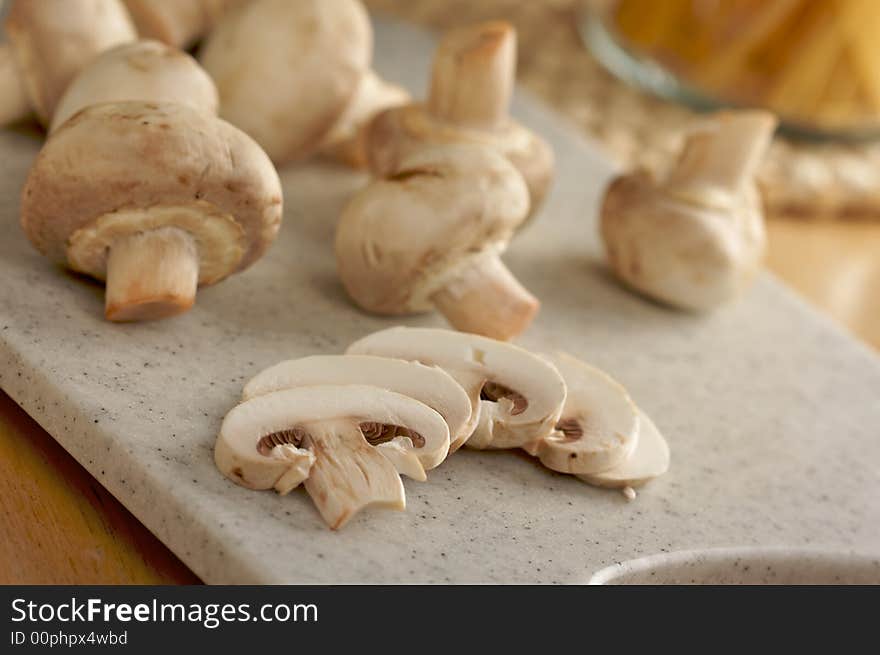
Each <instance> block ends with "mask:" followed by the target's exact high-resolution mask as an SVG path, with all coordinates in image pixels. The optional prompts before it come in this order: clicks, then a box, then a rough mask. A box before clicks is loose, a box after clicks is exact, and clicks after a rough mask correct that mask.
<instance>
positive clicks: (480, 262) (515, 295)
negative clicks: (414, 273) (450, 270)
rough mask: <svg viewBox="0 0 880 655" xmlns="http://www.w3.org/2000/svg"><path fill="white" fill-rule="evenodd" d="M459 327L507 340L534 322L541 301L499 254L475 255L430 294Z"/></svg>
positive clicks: (462, 329)
mask: <svg viewBox="0 0 880 655" xmlns="http://www.w3.org/2000/svg"><path fill="white" fill-rule="evenodd" d="M431 301H432V302H433V303H434V305H435V306H436V307H437V310H438V311H439V312H440V313H442V314H443V315H444V316H445V317H446V320H448V321H449V322H450V323H451V324H452V326H453V327H454V328H455V329H456V330H460V331H462V332H472V333H475V334H482V335H484V336H487V337H491V338H493V339H501V340H503V341H507V340H508V339H512V338H513V337H515V336H517V335H518V334H520V333H521V332H523V331H524V330H525V329H526V328H527V327H528V325H529V323H531V322H532V319H533V318H534V316H535V314H536V313H537V311H538V307H540V302H539V301H538V299H537V298H535V297H534V296H533V295H532V294H531V293H529V292H528V290H526V289H525V287H523V286H522V285H521V284H520V283H519V281H518V280H517V279H516V278H515V277H514V276H513V274H512V273H511V272H510V271H509V270H508V269H507V267H506V266H505V265H504V264H503V263H502V261H501V260H500V259H499V258H498V257H497V256H494V255H493V256H489V257H478V258H474V259H473V260H472V261H471V262H469V263H468V264H467V265H465V266H464V267H462V268H461V269H459V270H458V271H456V273H455V275H454V276H452V277H451V278H450V279H448V280H447V281H446V284H445V285H444V286H443V287H442V288H441V289H439V290H438V291H435V292H434V293H433V294H432V295H431Z"/></svg>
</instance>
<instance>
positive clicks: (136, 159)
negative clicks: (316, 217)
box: [21, 102, 281, 284]
mask: <svg viewBox="0 0 880 655" xmlns="http://www.w3.org/2000/svg"><path fill="white" fill-rule="evenodd" d="M21 221H22V227H23V228H24V231H25V233H26V234H27V236H28V238H29V239H30V240H31V243H33V244H34V246H35V247H36V248H37V249H38V250H39V251H40V252H42V253H43V254H45V255H47V256H48V257H50V258H51V259H53V260H55V261H57V262H60V263H67V264H68V265H70V266H71V267H72V268H73V269H75V270H78V271H81V272H83V273H87V274H89V275H92V276H94V277H97V278H99V279H103V277H104V275H105V272H106V262H107V252H108V250H109V247H110V246H111V245H112V243H113V241H114V240H115V239H116V238H119V237H122V236H126V235H129V234H132V233H134V232H142V231H144V230H148V229H153V228H158V227H164V226H176V227H180V228H182V229H184V230H186V231H188V232H190V233H191V235H192V236H193V237H194V239H195V241H196V245H197V247H198V251H199V259H200V263H199V265H200V282H201V283H202V284H210V283H212V282H216V281H218V280H219V279H222V278H223V277H225V276H226V275H229V274H230V273H233V272H236V271H239V270H242V269H244V268H246V267H247V266H249V265H250V264H251V263H253V262H254V261H255V260H256V259H257V258H258V257H259V256H260V255H261V254H262V253H263V252H264V251H265V250H266V248H267V247H268V246H269V244H270V243H271V242H272V240H273V239H274V238H275V235H276V234H277V232H278V228H279V226H280V222H281V183H280V181H279V179H278V174H277V173H276V172H275V169H274V167H273V166H272V163H271V162H270V161H269V158H268V157H267V156H266V154H265V153H264V152H263V151H262V150H261V149H260V147H259V146H258V145H257V144H256V143H254V141H253V140H251V139H250V137H248V136H247V135H246V134H244V133H243V132H241V131H240V130H238V129H236V128H235V127H233V126H232V125H229V124H228V123H225V122H224V121H222V120H219V119H217V118H214V117H211V116H208V115H206V114H204V113H202V112H198V111H196V110H194V109H192V108H190V107H187V106H185V105H181V104H177V103H166V104H157V103H145V102H120V103H104V104H100V105H93V106H91V107H88V108H86V109H84V110H83V111H81V112H79V113H78V114H77V115H76V116H74V117H73V118H71V119H70V120H68V121H67V122H66V123H64V125H62V126H61V127H60V128H59V129H58V131H56V132H55V133H54V134H53V135H52V138H50V139H49V140H48V141H47V142H46V145H45V146H44V147H43V149H42V151H41V152H40V154H39V155H38V156H37V159H36V161H35V162H34V164H33V166H32V168H31V170H30V173H29V175H28V178H27V181H26V182H25V186H24V190H23V191H22V209H21Z"/></svg>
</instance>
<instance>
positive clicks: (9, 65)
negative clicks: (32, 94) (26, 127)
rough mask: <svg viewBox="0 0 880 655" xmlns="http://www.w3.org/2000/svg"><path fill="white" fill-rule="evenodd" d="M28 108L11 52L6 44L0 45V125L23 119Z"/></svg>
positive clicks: (26, 98)
mask: <svg viewBox="0 0 880 655" xmlns="http://www.w3.org/2000/svg"><path fill="white" fill-rule="evenodd" d="M30 108H31V107H30V103H29V102H28V97H27V93H26V92H25V89H24V86H23V85H22V83H21V78H20V77H19V75H18V67H17V66H16V65H15V60H14V59H13V58H12V50H11V48H10V47H9V44H8V43H0V125H8V124H9V123H14V122H15V121H17V120H20V119H22V118H24V117H25V116H27V115H28V112H29V111H30Z"/></svg>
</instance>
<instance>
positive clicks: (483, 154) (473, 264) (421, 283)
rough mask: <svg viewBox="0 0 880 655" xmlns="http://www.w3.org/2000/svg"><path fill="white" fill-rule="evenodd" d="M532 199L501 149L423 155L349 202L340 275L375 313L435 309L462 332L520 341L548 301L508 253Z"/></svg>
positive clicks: (342, 224) (459, 148)
mask: <svg viewBox="0 0 880 655" xmlns="http://www.w3.org/2000/svg"><path fill="white" fill-rule="evenodd" d="M528 205H529V198H528V191H527V190H526V187H525V184H524V182H523V180H522V176H521V175H520V174H519V173H517V172H516V169H515V168H513V166H512V165H511V164H510V163H509V162H508V161H507V160H506V159H505V158H504V157H502V156H501V155H499V154H498V153H497V152H495V151H494V150H492V149H489V148H485V147H481V146H476V145H471V144H467V145H461V144H460V145H446V146H434V147H431V148H425V149H423V150H420V151H417V152H414V153H413V154H411V155H409V156H408V157H407V158H406V159H405V160H404V161H403V163H402V165H401V167H400V169H399V170H397V172H396V173H395V174H394V175H393V176H392V177H390V178H388V179H384V180H375V181H374V182H372V183H371V184H370V185H368V186H367V187H366V188H365V189H363V190H362V191H361V192H359V193H358V194H357V195H355V196H354V198H352V199H351V201H350V202H349V203H348V205H347V206H346V208H345V210H344V211H343V214H342V217H341V218H340V220H339V224H338V226H337V230H336V262H337V270H338V271H339V276H340V278H341V279H342V283H343V284H344V285H345V288H346V290H347V291H348V293H349V294H350V295H351V297H352V298H353V299H354V300H355V302H357V303H358V304H359V305H360V306H361V307H363V308H364V309H366V310H368V311H371V312H375V313H378V314H404V313H410V312H421V311H428V310H430V309H431V308H432V307H436V308H437V309H438V310H439V311H440V312H442V313H443V315H444V316H446V318H447V320H449V322H450V323H451V324H452V325H453V326H454V327H456V328H457V329H459V330H465V331H468V332H475V333H478V334H484V335H487V336H491V337H495V338H500V339H509V338H512V337H513V336H516V335H517V334H519V333H520V332H522V331H523V330H524V329H525V328H526V327H527V326H528V324H529V323H530V322H531V320H532V318H533V317H534V315H535V313H536V312H537V311H538V307H539V302H538V300H537V299H536V298H535V297H534V296H533V295H532V294H530V293H529V292H528V291H527V290H526V289H524V288H523V287H522V285H521V284H520V283H519V282H518V281H517V280H516V278H515V277H514V276H513V275H512V274H511V272H510V271H509V270H508V269H507V268H506V267H505V266H504V264H503V263H502V262H501V259H500V258H499V255H500V254H501V253H502V252H503V251H504V250H505V249H506V247H507V243H508V241H509V240H510V238H511V236H512V234H513V231H514V230H515V229H516V227H517V226H518V225H519V224H520V223H521V222H522V220H523V219H524V218H525V216H526V214H527V212H528Z"/></svg>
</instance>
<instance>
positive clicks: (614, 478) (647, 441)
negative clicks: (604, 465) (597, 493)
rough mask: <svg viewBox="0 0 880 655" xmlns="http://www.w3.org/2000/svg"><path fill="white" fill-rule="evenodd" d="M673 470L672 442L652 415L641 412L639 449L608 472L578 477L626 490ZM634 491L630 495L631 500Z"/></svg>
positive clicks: (604, 485) (593, 482)
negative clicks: (667, 439)
mask: <svg viewBox="0 0 880 655" xmlns="http://www.w3.org/2000/svg"><path fill="white" fill-rule="evenodd" d="M668 470H669V445H668V444H667V443H666V439H664V438H663V435H662V434H660V430H658V429H657V426H656V425H654V422H653V421H652V420H651V419H650V418H648V416H647V415H646V414H645V413H644V412H642V411H641V410H640V411H639V439H638V443H637V444H636V449H635V450H634V451H633V452H632V454H631V455H630V456H629V457H628V458H627V459H626V460H625V461H624V462H623V463H622V464H619V465H617V466H615V467H614V468H612V469H609V470H608V471H602V472H599V473H587V474H579V475H578V476H577V477H578V478H580V479H581V480H583V481H584V482H588V483H590V484H592V485H596V486H597V487H608V488H612V489H624V490H625V489H626V488H627V487H639V486H641V485H643V484H645V483H646V482H648V481H649V480H651V479H652V478H656V477H659V476H661V475H663V474H664V473H666V471H668ZM631 496H632V494H627V498H628V499H630V500H631V499H632V498H631Z"/></svg>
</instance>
